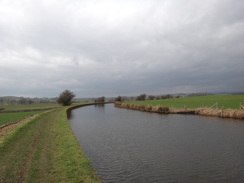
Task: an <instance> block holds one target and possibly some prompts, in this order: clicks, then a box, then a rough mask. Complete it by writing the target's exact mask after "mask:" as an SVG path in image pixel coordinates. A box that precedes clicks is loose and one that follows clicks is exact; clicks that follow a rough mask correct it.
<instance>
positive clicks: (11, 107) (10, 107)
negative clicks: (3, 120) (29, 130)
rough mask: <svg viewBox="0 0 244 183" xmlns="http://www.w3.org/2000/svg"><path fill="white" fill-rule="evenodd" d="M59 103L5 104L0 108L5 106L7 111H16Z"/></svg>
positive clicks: (48, 106)
mask: <svg viewBox="0 0 244 183" xmlns="http://www.w3.org/2000/svg"><path fill="white" fill-rule="evenodd" d="M59 106H60V105H59V104H29V105H3V106H0V108H4V110H5V111H16V110H26V109H44V108H50V107H59Z"/></svg>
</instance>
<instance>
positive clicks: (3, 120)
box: [0, 111, 42, 126]
mask: <svg viewBox="0 0 244 183" xmlns="http://www.w3.org/2000/svg"><path fill="white" fill-rule="evenodd" d="M40 112H42V111H30V112H16V113H0V126H2V125H5V124H7V123H10V122H14V121H17V120H20V119H22V118H25V117H27V116H31V115H34V114H37V113H40Z"/></svg>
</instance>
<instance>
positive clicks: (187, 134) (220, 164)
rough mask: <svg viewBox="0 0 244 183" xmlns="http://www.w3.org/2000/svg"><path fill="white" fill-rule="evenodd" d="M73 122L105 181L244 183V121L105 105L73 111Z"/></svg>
mask: <svg viewBox="0 0 244 183" xmlns="http://www.w3.org/2000/svg"><path fill="white" fill-rule="evenodd" d="M69 122H70V125H71V128H72V130H73V131H74V134H75V136H76V138H77V140H78V142H79V144H80V145H81V147H82V149H83V151H84V152H85V154H86V156H87V157H88V158H89V159H90V161H91V163H92V166H93V168H94V169H95V170H96V172H97V173H98V175H99V177H100V178H101V180H102V181H103V182H104V183H110V182H111V183H112V182H116V183H122V182H125V183H129V182H131V183H136V182H140V183H144V182H145V183H148V182H155V183H157V182H160V183H161V182H166V183H167V182H181V183H182V182H183V183H188V182H208V183H211V182H244V173H243V172H244V121H243V120H233V119H222V118H217V117H203V116H195V115H173V114H170V115H162V114H156V113H146V112H140V111H133V110H128V109H121V108H115V107H114V106H113V104H106V105H97V106H93V105H92V106H86V107H81V108H78V109H75V110H73V111H71V116H70V118H69Z"/></svg>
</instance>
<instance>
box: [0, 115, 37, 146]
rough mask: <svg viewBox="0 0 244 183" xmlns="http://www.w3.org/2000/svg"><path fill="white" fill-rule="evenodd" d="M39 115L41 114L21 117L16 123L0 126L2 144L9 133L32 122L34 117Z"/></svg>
mask: <svg viewBox="0 0 244 183" xmlns="http://www.w3.org/2000/svg"><path fill="white" fill-rule="evenodd" d="M38 115H39V114H35V115H32V116H29V117H28V118H24V119H21V120H19V121H18V122H16V123H11V124H9V125H6V126H4V127H2V128H0V144H1V142H2V141H3V140H4V138H5V137H6V136H7V135H9V134H11V133H12V132H14V131H15V130H16V129H17V128H19V127H21V126H23V125H25V124H26V123H28V122H30V121H31V120H32V119H34V118H36V117H37V116H38Z"/></svg>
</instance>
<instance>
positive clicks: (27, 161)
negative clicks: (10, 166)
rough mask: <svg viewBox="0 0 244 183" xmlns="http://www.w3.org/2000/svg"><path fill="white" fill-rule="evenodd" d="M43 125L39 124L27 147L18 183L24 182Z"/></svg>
mask: <svg viewBox="0 0 244 183" xmlns="http://www.w3.org/2000/svg"><path fill="white" fill-rule="evenodd" d="M44 125H45V123H42V125H41V126H40V128H39V129H38V131H36V133H35V136H34V138H33V141H32V144H31V147H30V149H29V151H28V153H27V155H26V157H25V160H24V163H23V165H22V168H21V171H20V176H19V180H18V183H22V182H25V179H26V177H27V175H28V171H29V168H30V165H31V162H32V158H33V155H34V152H35V150H36V147H37V143H38V140H39V136H40V133H41V130H42V129H43V126H44Z"/></svg>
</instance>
